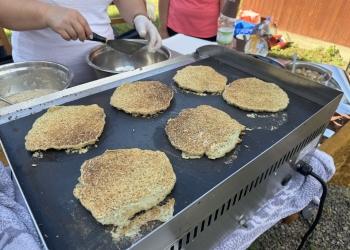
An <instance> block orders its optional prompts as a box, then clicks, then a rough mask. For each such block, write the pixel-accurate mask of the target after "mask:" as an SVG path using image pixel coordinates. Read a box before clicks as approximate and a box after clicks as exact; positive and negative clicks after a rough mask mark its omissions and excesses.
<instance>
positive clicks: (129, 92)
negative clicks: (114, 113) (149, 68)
mask: <svg viewBox="0 0 350 250" xmlns="http://www.w3.org/2000/svg"><path fill="white" fill-rule="evenodd" d="M173 96H174V92H173V91H172V90H171V89H170V88H169V87H168V86H167V85H165V84H163V83H161V82H158V81H143V82H133V83H126V84H123V85H122V86H120V87H118V88H117V89H116V90H115V91H114V93H113V95H112V97H111V105H112V106H114V107H116V108H117V109H119V110H123V111H125V112H126V113H130V114H132V115H134V116H138V115H153V114H156V113H157V112H160V111H163V110H166V109H167V108H168V107H169V106H170V101H171V99H172V98H173Z"/></svg>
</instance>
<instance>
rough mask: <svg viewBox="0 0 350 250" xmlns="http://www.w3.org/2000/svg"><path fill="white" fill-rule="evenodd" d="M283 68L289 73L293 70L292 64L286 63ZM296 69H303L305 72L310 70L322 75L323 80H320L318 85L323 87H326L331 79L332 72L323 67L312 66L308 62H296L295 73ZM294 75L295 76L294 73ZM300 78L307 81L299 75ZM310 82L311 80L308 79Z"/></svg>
mask: <svg viewBox="0 0 350 250" xmlns="http://www.w3.org/2000/svg"><path fill="white" fill-rule="evenodd" d="M285 68H286V69H287V70H289V71H292V68H293V63H292V62H291V63H288V64H286V65H285ZM297 69H305V70H311V71H315V72H317V73H318V74H320V75H322V76H323V78H322V79H321V80H320V82H319V83H320V84H323V85H326V86H328V85H327V84H328V82H329V81H330V80H331V79H332V71H330V70H328V69H326V68H324V67H321V66H318V65H316V64H313V63H309V62H296V63H295V71H297ZM295 74H297V73H296V72H295ZM297 75H300V74H297ZM300 76H301V77H304V78H306V79H309V78H307V77H305V76H302V75H300ZM309 80H311V81H312V79H309Z"/></svg>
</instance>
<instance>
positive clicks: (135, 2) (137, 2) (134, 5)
mask: <svg viewBox="0 0 350 250" xmlns="http://www.w3.org/2000/svg"><path fill="white" fill-rule="evenodd" d="M113 2H114V4H115V5H116V6H117V8H118V10H119V12H120V15H121V16H122V17H123V19H124V20H125V21H126V22H127V23H128V24H130V25H134V23H133V22H134V18H135V15H136V14H141V13H142V14H144V15H145V16H146V17H148V15H147V10H146V5H145V2H144V1H143V0H113Z"/></svg>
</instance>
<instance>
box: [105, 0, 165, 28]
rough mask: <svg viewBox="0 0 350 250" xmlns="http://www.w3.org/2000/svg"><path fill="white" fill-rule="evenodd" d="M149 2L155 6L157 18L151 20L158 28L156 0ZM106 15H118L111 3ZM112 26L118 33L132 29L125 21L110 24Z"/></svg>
mask: <svg viewBox="0 0 350 250" xmlns="http://www.w3.org/2000/svg"><path fill="white" fill-rule="evenodd" d="M151 2H152V3H154V4H155V5H156V6H157V7H156V9H155V13H156V17H157V20H156V21H155V22H153V24H154V25H155V26H156V27H157V28H158V26H159V19H158V0H151ZM108 15H109V17H110V18H116V17H120V14H119V11H118V9H117V8H116V7H115V6H114V5H111V6H109V7H108ZM112 27H113V28H114V29H115V30H116V31H117V32H118V34H123V33H125V32H127V31H129V30H131V29H133V27H132V26H131V25H129V24H127V23H120V24H114V25H112Z"/></svg>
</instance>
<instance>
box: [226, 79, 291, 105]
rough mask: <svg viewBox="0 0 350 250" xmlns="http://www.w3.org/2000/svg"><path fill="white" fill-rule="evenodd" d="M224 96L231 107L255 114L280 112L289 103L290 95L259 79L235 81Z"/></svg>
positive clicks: (227, 88)
mask: <svg viewBox="0 0 350 250" xmlns="http://www.w3.org/2000/svg"><path fill="white" fill-rule="evenodd" d="M222 96H223V98H224V99H225V100H226V101H227V103H229V104H231V105H234V106H236V107H238V108H240V109H243V110H249V111H250V110H251V111H255V112H278V111H281V110H284V109H285V108H287V106H288V103H289V98H288V95H287V94H286V93H285V92H284V91H283V90H282V89H281V88H280V87H278V86H277V85H276V84H274V83H268V82H264V81H261V80H259V79H257V78H242V79H238V80H236V81H233V82H232V83H230V84H229V85H228V86H227V87H226V89H225V91H224V93H223V94H222Z"/></svg>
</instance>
